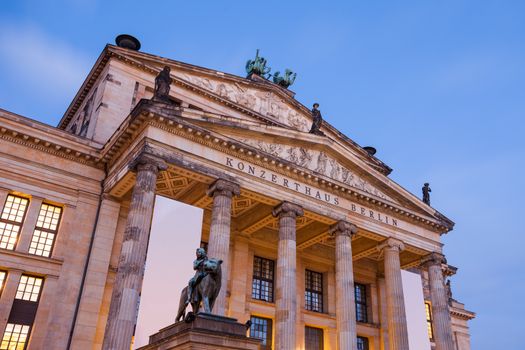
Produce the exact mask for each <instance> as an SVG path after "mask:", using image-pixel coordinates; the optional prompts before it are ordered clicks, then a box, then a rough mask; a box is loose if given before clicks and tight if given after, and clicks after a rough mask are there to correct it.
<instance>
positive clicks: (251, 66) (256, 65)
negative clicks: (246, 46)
mask: <svg viewBox="0 0 525 350" xmlns="http://www.w3.org/2000/svg"><path fill="white" fill-rule="evenodd" d="M266 63H267V62H266V59H265V58H264V57H262V56H259V49H257V51H256V53H255V59H253V60H248V61H247V62H246V73H248V75H251V74H257V75H259V76H261V77H263V78H268V76H269V74H270V71H271V70H272V69H271V68H270V67H266Z"/></svg>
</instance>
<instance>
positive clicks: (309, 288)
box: [304, 269, 324, 313]
mask: <svg viewBox="0 0 525 350" xmlns="http://www.w3.org/2000/svg"><path fill="white" fill-rule="evenodd" d="M304 271H305V273H304V308H305V309H306V310H308V311H312V312H318V313H323V312H324V299H323V298H324V284H323V283H324V279H323V273H322V272H317V271H313V270H309V269H305V270H304ZM309 275H310V276H309ZM314 275H317V276H319V278H320V283H319V290H316V289H315V286H314V285H313V284H314V278H313V277H314ZM308 281H310V283H308ZM308 293H310V294H311V295H313V294H317V299H318V303H317V304H318V305H317V308H318V309H317V310H316V309H315V307H314V304H313V300H312V298H310V299H311V300H310V303H308V297H307V294H308Z"/></svg>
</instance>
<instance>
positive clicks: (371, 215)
mask: <svg viewBox="0 0 525 350" xmlns="http://www.w3.org/2000/svg"><path fill="white" fill-rule="evenodd" d="M370 217H371V218H372V219H373V218H374V212H373V211H372V210H370Z"/></svg>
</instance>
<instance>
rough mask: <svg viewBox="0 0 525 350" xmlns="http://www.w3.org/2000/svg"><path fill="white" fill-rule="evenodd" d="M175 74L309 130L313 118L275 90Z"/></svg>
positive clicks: (281, 121)
mask: <svg viewBox="0 0 525 350" xmlns="http://www.w3.org/2000/svg"><path fill="white" fill-rule="evenodd" d="M173 75H175V76H177V77H179V78H181V79H184V80H186V81H188V82H189V83H191V84H194V85H197V86H199V87H201V88H203V89H206V90H208V91H211V92H213V93H215V94H217V95H219V96H221V97H223V98H225V99H227V100H230V101H232V102H234V103H238V104H240V105H241V106H244V107H246V108H248V109H251V110H253V111H255V112H257V113H260V114H262V115H264V116H267V117H269V118H270V119H273V120H275V121H277V122H279V123H282V124H284V125H288V126H290V127H291V128H293V129H295V130H298V131H302V132H308V130H309V129H308V125H309V124H311V120H310V119H311V118H309V117H306V116H304V115H302V114H301V113H299V112H298V111H297V110H296V109H294V108H292V107H290V106H289V105H288V104H286V103H285V101H284V100H282V99H281V98H280V97H279V96H278V95H276V94H274V93H273V92H266V91H261V90H257V89H253V88H249V87H246V86H241V85H239V84H237V83H225V82H222V81H219V80H215V79H209V78H204V77H200V76H193V75H189V74H185V73H182V72H177V71H175V72H173Z"/></svg>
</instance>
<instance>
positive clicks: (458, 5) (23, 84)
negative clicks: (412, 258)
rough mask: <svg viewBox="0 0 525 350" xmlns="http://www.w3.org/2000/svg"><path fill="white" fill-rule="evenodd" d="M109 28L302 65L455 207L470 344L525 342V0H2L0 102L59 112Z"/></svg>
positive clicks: (162, 49)
mask: <svg viewBox="0 0 525 350" xmlns="http://www.w3.org/2000/svg"><path fill="white" fill-rule="evenodd" d="M120 33H128V34H132V35H134V36H136V37H137V38H138V39H139V40H140V41H141V43H142V49H141V50H142V51H144V52H148V53H152V54H156V55H160V56H164V57H168V58H173V59H176V60H179V61H183V62H188V63H191V64H195V65H199V66H204V67H208V68H213V69H216V70H219V71H224V72H228V73H232V74H236V75H241V76H244V75H245V71H244V66H245V63H246V60H247V59H249V58H253V56H254V55H255V50H256V49H260V50H261V54H262V55H263V56H264V57H265V58H266V59H267V60H268V62H269V66H271V67H272V68H273V70H274V71H276V70H280V71H281V72H282V71H284V69H285V68H290V69H292V70H293V71H295V72H297V80H296V83H295V84H294V85H293V86H292V87H291V90H293V91H295V92H296V93H297V95H296V99H297V100H298V101H300V102H301V103H303V104H304V105H305V106H307V107H308V108H310V106H311V105H312V103H313V102H319V104H320V110H321V111H322V113H323V117H324V118H325V120H327V121H328V122H329V123H331V124H332V125H333V126H335V127H336V128H338V129H339V130H341V131H342V132H343V133H344V134H346V135H347V136H349V137H350V138H351V139H353V140H354V141H356V142H357V143H359V144H360V145H363V146H368V145H371V146H374V147H376V148H377V150H378V152H377V154H376V156H377V157H378V158H380V159H381V160H383V161H384V162H385V163H387V164H388V165H389V166H391V167H392V168H393V169H394V171H393V172H392V174H391V175H390V178H391V179H393V180H395V181H396V182H398V183H399V184H401V185H402V186H404V187H405V188H406V189H408V190H410V191H411V192H413V193H415V194H416V195H418V196H420V194H421V187H422V184H423V183H424V182H430V184H431V188H432V197H431V201H432V206H433V207H435V208H437V209H438V210H439V211H441V212H442V213H444V214H445V215H447V216H448V217H449V218H451V219H452V220H454V221H455V223H456V227H455V229H454V230H453V231H452V232H450V233H449V234H447V235H446V236H444V242H445V248H444V252H445V254H446V256H447V259H448V262H449V264H451V265H454V266H457V267H458V268H459V269H458V273H457V275H456V276H455V277H453V279H452V287H453V293H454V298H455V299H458V300H459V301H462V302H465V304H466V307H467V309H469V310H472V311H475V312H476V313H477V317H476V319H475V320H473V321H471V322H470V326H471V333H472V348H473V349H476V350H489V349H490V350H493V349H523V345H522V344H523V336H524V331H525V326H524V325H523V315H524V314H525V302H524V301H523V295H524V294H525V268H524V264H525V263H524V261H523V257H524V255H525V254H524V253H523V251H524V248H525V244H524V243H525V238H524V237H525V230H524V229H523V225H524V224H523V222H522V221H521V219H523V218H524V206H523V202H522V199H523V197H524V195H525V190H524V188H525V186H524V185H523V183H521V179H522V178H523V175H519V174H523V172H524V171H525V162H524V160H525V154H524V153H525V152H524V151H525V121H524V118H525V87H524V84H525V40H524V38H525V1H505V0H503V1H482V0H476V1H461V0H453V1H452V0H443V1H408V0H407V1H373V2H372V1H338V2H336V1H330V2H329V1H324V2H321V1H317V2H307V1H297V2H292V1H286V2H285V1H252V2H248V1H224V2H221V1H186V2H181V1H164V2H154V1H148V2H146V1H141V2H132V1H126V2H124V1H122V2H116V1H90V0H75V1H21V0H18V1H2V4H1V5H0V108H3V109H6V110H9V111H12V112H15V113H18V114H21V115H23V116H27V117H30V118H34V119H36V120H38V121H42V122H45V123H48V124H51V125H56V124H57V123H58V121H59V120H60V118H61V117H62V114H63V113H64V111H65V110H66V108H67V106H68V105H69V103H70V102H71V99H72V98H73V96H74V95H75V94H76V92H77V91H78V88H79V87H80V85H81V83H82V81H83V79H84V78H85V77H86V75H87V73H88V72H89V70H90V68H91V67H92V65H93V64H94V63H95V60H96V59H97V57H98V55H99V54H100V52H101V51H102V49H103V48H104V45H105V44H106V43H113V42H114V38H115V36H116V35H118V34H120ZM179 216H181V220H182V215H179ZM154 233H155V232H153V234H154ZM157 236H160V235H157ZM168 239H169V237H168V238H166V240H168ZM196 241H198V240H197V239H196ZM166 244H169V242H166ZM174 244H176V242H175V243H174ZM153 249H154V247H153V246H152V248H151V250H150V256H151V254H152V250H153ZM155 253H156V252H153V254H155ZM157 256H158V255H157ZM149 261H150V260H148V262H149ZM185 263H186V264H188V266H190V267H191V261H186V262H185ZM190 271H191V269H190ZM189 277H190V276H184V279H185V280H187V279H188V278H189ZM146 278H148V277H146ZM159 283H163V281H162V279H159ZM174 298H176V300H177V303H178V291H177V292H176V293H174ZM174 316H175V315H173V317H174Z"/></svg>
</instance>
